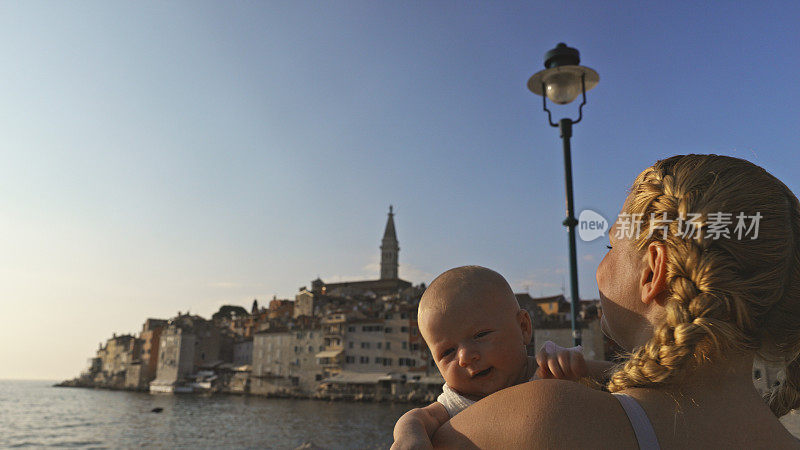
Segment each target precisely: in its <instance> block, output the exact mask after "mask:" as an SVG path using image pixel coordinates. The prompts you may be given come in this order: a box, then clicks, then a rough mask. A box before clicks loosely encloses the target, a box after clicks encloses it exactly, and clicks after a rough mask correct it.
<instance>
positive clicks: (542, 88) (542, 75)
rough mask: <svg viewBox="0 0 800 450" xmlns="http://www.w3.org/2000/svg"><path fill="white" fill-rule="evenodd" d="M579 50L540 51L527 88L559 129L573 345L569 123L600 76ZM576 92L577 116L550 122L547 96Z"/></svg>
mask: <svg viewBox="0 0 800 450" xmlns="http://www.w3.org/2000/svg"><path fill="white" fill-rule="evenodd" d="M580 62H581V59H580V53H579V52H578V50H577V49H575V48H571V47H567V44H564V43H563V42H562V43H559V44H558V45H556V48H554V49H552V50H550V51H549V52H547V53H545V55H544V66H545V67H546V69H545V70H542V71H541V72H537V73H536V74H534V75H533V76H532V77H531V78H530V79H529V80H528V89H530V90H531V92H533V93H534V94H536V95H541V96H542V107H543V108H544V110H545V111H546V112H547V121H548V122H549V123H550V126H552V127H558V128H559V130H560V131H561V139H562V141H563V144H564V175H565V178H566V187H567V218H566V219H564V222H563V225H564V226H566V227H567V228H568V229H569V272H570V273H569V275H570V287H571V291H572V292H571V295H572V303H571V312H572V341H573V345H580V344H581V330H580V328H579V327H578V306H580V296H579V295H578V260H577V256H576V250H575V226H576V225H577V224H578V220H577V219H575V209H574V205H573V202H572V156H571V149H570V143H569V140H570V138H571V137H572V126H573V125H574V124H576V123H578V122H580V121H581V119H582V118H583V105H585V104H586V91H588V90H590V89H592V88H593V87H595V86H597V83H598V82H599V81H600V76H598V75H597V72H595V71H594V70H592V69H590V68H588V67H583V66H581V65H580ZM578 94H582V95H583V101H582V102H581V105H580V107H578V120H572V119H569V118H564V119H561V120H559V121H558V123H557V124H556V123H553V118H552V115H551V114H550V110H549V109H547V99H548V98H550V100H551V101H552V102H553V103H556V104H559V105H566V104H569V103H571V102H572V101H573V100H575V98H577V97H578Z"/></svg>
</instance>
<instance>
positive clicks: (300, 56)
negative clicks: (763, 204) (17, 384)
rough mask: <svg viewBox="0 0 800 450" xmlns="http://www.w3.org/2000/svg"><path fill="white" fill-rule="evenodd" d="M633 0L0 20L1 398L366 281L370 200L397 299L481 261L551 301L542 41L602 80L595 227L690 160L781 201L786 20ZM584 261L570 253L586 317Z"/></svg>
mask: <svg viewBox="0 0 800 450" xmlns="http://www.w3.org/2000/svg"><path fill="white" fill-rule="evenodd" d="M536 3H541V4H539V5H537V4H536ZM641 3H642V2H633V1H631V2H614V4H615V5H616V6H609V5H611V3H607V2H590V1H587V2H569V3H564V2H519V3H517V2H511V3H509V2H456V1H437V2H423V1H416V2H366V1H365V2H356V1H348V2H338V1H336V2H334V1H328V2H319V1H287V2H277V1H276V2H245V1H237V2H216V3H207V2H178V1H172V2H133V3H131V2H127V3H123V2H102V1H97V2H34V1H26V2H14V3H12V2H5V3H3V4H2V6H0V55H2V62H0V74H1V75H0V155H1V156H2V158H1V159H0V193H1V194H2V195H0V219H1V220H2V221H1V222H0V223H1V224H2V225H0V226H1V227H2V233H0V306H1V309H2V313H0V341H2V342H3V344H2V345H0V361H3V364H1V365H0V378H67V377H71V376H74V375H77V374H78V372H80V370H82V369H83V368H84V367H85V362H86V358H88V357H91V356H92V355H93V352H94V350H95V349H96V346H97V343H98V342H100V341H102V340H105V339H107V338H108V337H110V335H111V333H112V332H117V333H125V332H138V330H139V329H140V327H141V324H142V322H143V321H144V320H145V319H146V318H147V317H160V318H168V317H170V316H172V315H174V314H175V313H176V312H177V311H178V310H181V311H186V310H187V309H191V311H192V312H193V313H199V314H201V315H204V316H206V317H208V316H210V314H211V313H213V312H214V311H215V310H216V309H217V308H218V307H219V306H220V305H222V304H225V303H233V304H244V305H249V303H250V302H251V301H252V299H253V298H258V299H259V300H260V301H262V302H264V301H267V300H269V299H270V298H272V296H273V295H277V296H278V297H279V298H293V297H294V294H295V292H296V291H297V288H298V287H300V286H303V285H307V284H308V283H309V281H310V280H311V279H313V278H316V277H317V276H320V277H322V278H323V279H324V280H326V281H337V280H344V279H363V278H377V276H378V260H379V250H378V246H379V244H380V238H381V235H382V232H383V227H384V224H385V221H386V212H387V210H388V206H389V204H393V205H394V207H395V212H396V213H397V215H396V218H395V219H396V224H397V232H398V236H399V240H400V247H401V250H400V264H401V269H400V274H401V276H402V277H403V278H405V279H408V280H409V281H412V282H414V283H420V282H426V283H427V282H430V281H431V279H432V278H433V277H434V276H435V275H436V274H438V273H439V272H442V271H443V270H445V269H448V268H451V267H454V266H458V265H463V264H480V265H485V266H488V267H491V268H494V269H496V270H498V271H499V272H501V273H502V274H504V275H505V276H506V277H507V278H508V280H509V282H510V283H511V284H512V287H513V288H514V289H515V290H517V291H524V290H526V289H529V290H530V292H531V294H533V295H540V294H542V295H549V294H558V293H560V292H561V289H562V284H566V285H567V286H568V277H567V238H566V233H565V229H564V228H563V227H562V226H561V221H562V220H563V218H564V179H563V177H564V175H563V159H562V153H561V142H560V139H559V136H558V130H556V129H553V128H551V127H549V126H548V125H547V124H546V115H545V114H544V113H543V112H542V111H541V101H540V97H536V96H534V95H533V94H531V93H530V92H528V91H527V89H526V87H525V85H526V82H527V79H528V77H529V76H530V75H532V74H533V73H534V72H537V71H539V70H540V69H542V56H543V54H544V52H545V51H547V50H549V49H550V48H552V47H554V46H555V44H556V43H558V42H561V41H563V42H566V43H567V44H569V45H570V46H574V47H577V48H578V49H579V50H580V51H581V56H582V63H583V64H584V65H587V66H589V67H592V68H594V69H595V70H597V71H598V72H599V74H600V84H599V85H598V87H597V88H596V89H594V90H592V91H590V93H589V96H588V104H587V105H586V107H585V108H584V113H585V114H584V120H583V122H581V123H580V124H578V125H576V127H575V130H574V132H575V136H574V139H573V142H572V144H573V164H574V176H575V204H576V209H577V210H578V211H580V210H582V209H585V208H591V209H593V210H596V211H598V212H600V213H602V214H603V215H604V216H606V217H607V218H610V217H612V216H614V215H615V214H616V213H617V211H618V210H619V207H620V205H621V202H622V200H623V198H624V195H625V189H626V188H627V186H628V185H629V184H630V183H631V181H632V180H633V178H634V177H635V176H636V174H637V173H638V172H639V171H640V170H642V169H643V168H645V167H646V166H648V165H650V164H651V163H653V162H654V161H655V160H657V159H659V158H662V157H666V156H669V155H673V154H678V153H688V152H702V153H709V152H714V153H722V154H728V155H733V156H739V157H743V158H747V159H750V160H752V161H754V162H756V163H757V164H760V165H762V166H763V167H765V168H766V169H767V170H769V171H771V172H772V173H773V174H775V175H776V176H778V177H779V178H780V179H782V180H783V181H784V182H786V183H787V184H788V185H789V187H790V188H792V189H793V190H794V191H795V192H800V183H798V176H797V174H798V172H800V170H799V169H800V159H799V158H798V157H797V151H798V142H800V131H798V130H800V114H798V112H799V110H800V106H799V105H800V83H798V80H797V77H798V74H800V67H799V66H800V62H798V61H799V60H800V58H798V56H800V55H798V51H797V43H798V42H800V31H798V30H800V28H798V27H797V23H798V20H799V19H800V7H798V5H797V3H796V2H789V1H786V2H745V3H746V4H744V5H741V4H739V3H736V4H735V3H732V2H718V3H716V5H710V4H698V3H697V2H669V3H668V6H642V5H641ZM654 3H655V2H654ZM661 3H663V4H664V5H667V2H661ZM748 3H749V4H748ZM576 108H577V105H576V104H573V105H570V106H567V107H560V108H558V109H556V110H555V113H556V116H555V117H556V118H559V117H562V116H564V115H570V116H574V115H575V114H576ZM604 251H605V242H604V240H603V239H598V240H597V241H594V242H591V243H583V242H579V245H578V255H579V258H580V260H581V262H580V268H579V273H580V291H581V297H583V298H597V287H596V284H595V281H594V271H595V269H596V267H597V264H598V263H599V261H600V259H601V258H602V256H603V254H604ZM568 290H569V289H568V287H567V291H568ZM567 293H568V292H567Z"/></svg>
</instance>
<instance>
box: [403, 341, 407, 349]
mask: <svg viewBox="0 0 800 450" xmlns="http://www.w3.org/2000/svg"><path fill="white" fill-rule="evenodd" d="M407 349H408V342H406V341H403V350H407Z"/></svg>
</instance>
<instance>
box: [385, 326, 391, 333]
mask: <svg viewBox="0 0 800 450" xmlns="http://www.w3.org/2000/svg"><path fill="white" fill-rule="evenodd" d="M383 331H385V332H387V333H391V332H392V327H386V328H384V329H383Z"/></svg>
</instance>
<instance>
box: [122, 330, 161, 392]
mask: <svg viewBox="0 0 800 450" xmlns="http://www.w3.org/2000/svg"><path fill="white" fill-rule="evenodd" d="M166 326H167V321H166V320H164V319H152V318H151V319H147V320H145V322H144V324H143V325H142V331H141V332H140V333H139V338H138V340H139V343H140V345H141V351H139V352H135V353H134V355H133V358H132V361H131V362H130V363H129V364H128V369H127V373H126V376H125V387H127V388H129V389H145V388H147V386H148V385H149V384H150V382H151V381H153V380H154V379H155V377H156V369H157V368H158V348H159V342H160V339H161V332H162V331H163V330H164V328H166Z"/></svg>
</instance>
